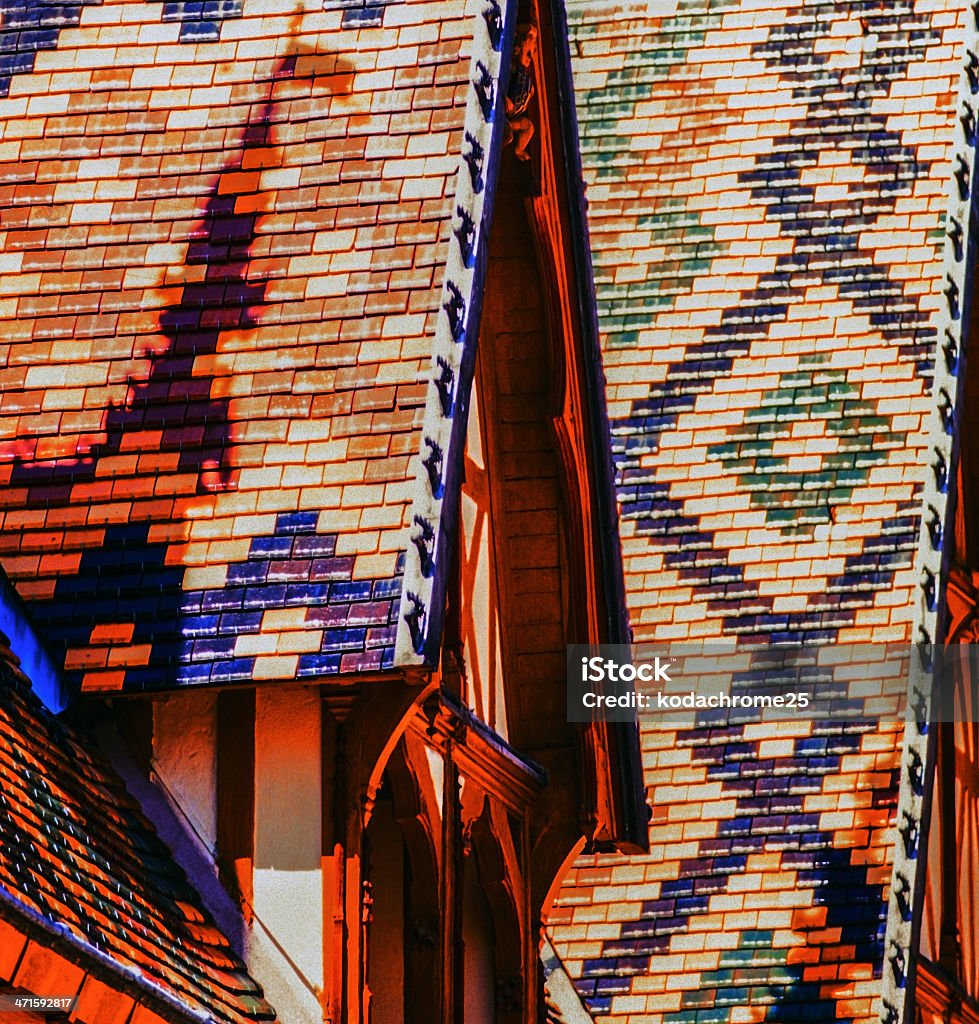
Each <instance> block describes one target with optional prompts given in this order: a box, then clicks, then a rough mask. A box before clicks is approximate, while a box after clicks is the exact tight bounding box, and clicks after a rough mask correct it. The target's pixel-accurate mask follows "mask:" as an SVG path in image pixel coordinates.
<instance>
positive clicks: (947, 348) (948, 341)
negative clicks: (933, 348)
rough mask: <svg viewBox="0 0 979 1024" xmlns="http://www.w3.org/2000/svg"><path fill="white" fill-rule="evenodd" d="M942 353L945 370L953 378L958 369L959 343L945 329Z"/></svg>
mask: <svg viewBox="0 0 979 1024" xmlns="http://www.w3.org/2000/svg"><path fill="white" fill-rule="evenodd" d="M942 352H943V353H944V354H945V368H946V369H947V370H948V372H949V373H951V374H952V375H953V376H954V375H955V374H956V373H958V369H959V343H958V339H957V338H956V337H955V335H954V334H953V333H952V332H951V331H950V330H949V329H948V328H947V327H946V328H945V344H944V345H942Z"/></svg>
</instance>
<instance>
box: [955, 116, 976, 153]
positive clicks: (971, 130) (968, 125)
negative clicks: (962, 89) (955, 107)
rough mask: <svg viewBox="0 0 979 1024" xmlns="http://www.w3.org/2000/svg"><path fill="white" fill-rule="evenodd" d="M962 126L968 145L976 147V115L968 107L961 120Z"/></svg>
mask: <svg viewBox="0 0 979 1024" xmlns="http://www.w3.org/2000/svg"><path fill="white" fill-rule="evenodd" d="M959 121H960V122H961V124H962V135H963V136H964V137H965V141H966V144H967V145H969V146H974V145H975V144H976V115H975V112H974V111H973V109H972V107H966V109H965V113H964V114H963V115H962V116H961V117H960V118H959Z"/></svg>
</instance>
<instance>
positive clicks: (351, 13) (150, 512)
mask: <svg viewBox="0 0 979 1024" xmlns="http://www.w3.org/2000/svg"><path fill="white" fill-rule="evenodd" d="M7 6H8V7H10V8H11V11H8V12H6V14H7V15H9V18H4V19H2V20H3V21H4V31H5V32H6V33H7V36H8V37H9V36H10V33H12V32H14V31H15V30H17V31H20V28H21V26H20V22H19V21H18V20H17V19H18V18H20V19H21V20H24V19H27V21H30V22H31V24H33V21H31V19H34V21H37V19H38V18H39V17H40V22H39V23H38V24H39V25H40V28H39V30H38V32H36V33H35V34H33V35H30V34H29V33H26V31H21V32H20V35H18V36H16V38H13V37H11V39H12V42H11V45H10V47H8V49H7V50H6V51H5V52H6V53H7V56H6V57H4V58H3V60H2V61H0V83H2V85H3V88H2V90H0V92H3V93H4V96H3V97H0V121H2V123H3V139H2V142H0V218H2V224H3V230H2V232H0V268H2V273H0V322H2V327H0V334H2V335H3V338H4V339H5V343H4V345H3V356H4V361H3V370H2V371H0V372H2V373H3V375H4V376H3V382H2V383H3V386H2V397H0V519H2V531H3V534H4V537H5V541H4V543H3V545H2V550H0V560H2V562H3V564H4V567H5V568H6V570H7V571H8V572H9V573H10V575H11V577H12V578H13V580H14V582H15V584H16V586H17V587H18V589H19V591H20V593H21V594H22V596H23V597H25V598H26V599H27V600H28V601H29V602H30V603H31V607H32V616H33V618H34V621H35V622H36V623H37V624H38V625H39V627H40V628H41V629H42V630H43V631H44V633H45V635H46V636H47V637H48V638H49V639H50V641H51V643H52V645H53V646H54V647H55V648H56V649H57V650H58V651H59V652H60V653H61V654H63V657H64V664H65V668H66V670H67V672H68V674H69V677H70V679H71V681H72V682H73V683H74V684H75V685H76V686H78V685H80V686H81V687H82V688H84V689H91V690H111V689H118V688H129V689H137V690H138V689H148V688H159V687H162V686H168V685H173V684H177V685H182V684H195V685H196V684H201V683H219V682H221V683H223V682H233V681H238V680H243V679H248V678H253V677H255V678H273V677H279V676H280V675H281V676H282V677H291V676H293V675H294V674H296V673H298V674H299V675H300V676H307V675H308V676H314V675H320V674H323V673H336V672H346V671H355V670H357V671H361V670H363V671H366V670H375V669H384V668H388V667H390V666H391V665H392V663H393V658H394V647H395V642H396V630H395V626H396V623H397V620H398V608H399V603H400V596H401V595H400V588H399V580H401V579H402V578H403V575H404V571H405V570H404V559H405V553H406V552H410V551H411V549H410V545H409V540H408V527H409V526H410V523H411V516H410V513H409V509H410V501H411V486H412V483H413V481H414V479H415V476H416V468H415V460H416V459H417V457H418V456H417V453H418V452H419V451H420V450H421V445H422V441H421V434H420V432H421V426H422V418H423V414H424V410H425V406H426V399H427V389H428V382H427V379H426V378H427V375H428V372H429V365H430V362H431V360H432V352H433V339H434V337H435V328H436V322H437V320H438V318H439V316H440V315H442V316H444V315H445V314H444V313H441V302H442V298H441V292H442V286H443V278H444V275H445V268H446V265H447V262H448V257H449V250H450V242H451V240H452V234H451V223H450V222H451V218H452V216H453V214H454V209H455V207H454V198H455V189H456V175H457V172H458V169H459V166H460V163H461V159H462V152H463V148H464V146H463V144H464V138H463V136H464V123H465V117H466V104H467V100H468V98H469V94H470V93H471V92H472V85H471V81H470V69H469V62H470V56H471V53H472V51H473V48H474V38H473V33H474V30H481V31H483V32H484V33H485V27H484V26H483V23H482V18H481V17H476V16H474V14H473V12H472V11H468V10H467V4H466V3H465V2H464V0H453V2H451V3H438V4H436V3H434V2H432V0H410V2H403V3H398V4H390V3H362V2H359V0H358V2H357V3H346V2H344V3H326V4H325V5H322V6H323V9H322V10H317V11H312V10H310V11H306V12H303V13H301V14H299V15H288V16H287V15H284V14H283V15H278V14H275V13H274V12H269V13H263V12H264V11H265V8H262V7H261V5H259V7H252V8H250V7H249V5H247V4H244V5H243V4H242V3H240V0H221V2H210V0H207V2H203V3H172V4H164V5H163V8H162V11H161V9H160V7H159V6H156V7H154V6H152V5H150V6H145V5H144V6H143V7H139V6H137V7H133V6H131V5H130V6H122V7H120V6H119V5H115V4H100V3H95V2H92V3H79V4H68V5H44V11H43V12H41V13H40V14H38V12H33V9H32V12H33V13H32V12H29V11H27V10H26V8H25V9H24V10H23V11H21V7H22V5H20V6H18V5H17V4H8V5H7ZM13 8H17V10H16V11H14V10H13ZM39 10H40V9H39ZM18 12H19V13H18ZM10 19H12V20H10ZM41 23H43V24H41ZM25 24H26V22H25ZM4 76H6V77H4ZM467 177H468V176H467ZM297 517H299V518H297ZM317 545H318V546H319V547H321V548H323V549H324V552H321V553H314V551H315V548H316V546H317ZM327 548H328V549H329V553H328V554H327V553H325V549H327ZM127 630H128V639H127V640H126V641H124V642H121V641H118V640H116V639H114V637H115V636H116V634H119V633H126V632H127ZM300 634H302V635H300Z"/></svg>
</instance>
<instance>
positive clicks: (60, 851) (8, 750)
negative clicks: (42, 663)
mask: <svg viewBox="0 0 979 1024" xmlns="http://www.w3.org/2000/svg"><path fill="white" fill-rule="evenodd" d="M0 737H2V741H0V779H2V783H3V784H2V787H0V788H2V795H0V887H2V888H3V889H4V890H5V891H6V893H7V894H8V895H9V896H11V897H13V898H14V899H15V900H17V901H18V902H19V903H21V904H22V905H23V906H24V907H25V909H27V910H29V911H33V912H34V913H37V914H40V915H42V916H43V917H45V918H47V919H48V920H49V921H51V922H53V923H55V924H58V925H61V926H62V927H63V928H65V929H66V930H67V931H68V932H69V933H70V934H71V935H72V936H73V937H74V939H75V940H77V941H78V943H80V944H82V945H81V947H80V948H81V949H83V950H84V948H85V947H89V948H90V949H91V951H92V956H93V958H94V957H96V956H97V955H98V954H99V953H101V954H102V955H106V954H108V955H109V956H111V957H112V958H113V959H114V960H115V961H116V962H117V963H119V964H123V965H125V966H127V967H129V968H130V969H131V970H132V971H133V972H134V973H135V975H136V976H137V977H141V978H142V979H143V980H145V981H149V982H151V983H152V984H153V985H155V986H157V987H158V988H162V989H164V990H165V991H166V992H167V993H169V994H170V995H171V996H173V997H174V998H175V999H177V1000H179V1001H180V1002H181V1003H182V1004H183V1005H184V1006H185V1007H186V1008H187V1009H188V1010H189V1011H190V1012H191V1013H196V1014H198V1015H199V1016H200V1017H201V1018H202V1019H203V1018H205V1017H207V1018H209V1019H212V1020H214V1021H221V1022H227V1024H245V1022H248V1021H272V1020H275V1012H274V1010H273V1009H272V1008H271V1007H270V1006H269V1004H268V1003H267V1002H266V1001H265V999H264V998H263V996H262V992H261V990H260V989H259V988H258V986H257V985H256V984H255V982H254V981H253V980H252V979H251V978H250V977H249V976H248V973H247V971H246V968H245V965H244V964H243V963H242V961H241V959H240V958H239V957H238V956H237V954H235V952H234V951H233V950H232V948H231V946H230V944H229V942H228V940H227V939H226V938H225V937H224V936H223V935H222V934H221V932H220V931H219V930H218V929H217V928H216V927H215V925H214V922H213V921H212V920H211V918H210V917H209V916H208V914H207V912H206V911H205V910H204V908H203V906H202V905H201V902H200V898H199V897H198V895H197V894H196V893H195V892H194V890H193V889H192V887H191V886H190V885H189V884H188V882H187V879H186V878H185V877H184V874H183V872H182V871H181V869H180V868H179V867H177V866H176V865H175V863H174V861H173V857H172V856H171V854H170V852H169V851H168V850H167V849H166V847H165V846H164V845H163V843H162V842H161V841H160V840H159V838H158V837H157V836H156V834H155V833H154V831H153V828H152V826H151V825H150V824H149V822H147V821H146V819H145V818H144V817H143V814H142V812H141V811H140V809H139V805H138V804H137V803H136V802H135V801H134V800H133V799H132V797H130V795H129V794H128V793H127V792H126V789H125V786H124V785H123V782H122V780H121V779H120V778H119V777H118V776H117V775H116V774H115V772H114V771H113V770H112V768H111V767H110V766H109V764H108V763H107V762H106V761H105V760H104V759H103V758H102V757H101V755H100V754H99V753H98V751H97V750H95V749H94V748H93V747H92V746H91V744H90V743H89V742H88V741H86V740H85V739H84V738H83V737H82V736H80V735H79V734H78V733H77V732H76V731H75V730H73V729H72V728H71V727H70V726H69V725H66V724H65V723H64V722H63V721H61V720H59V719H57V718H55V717H54V716H53V715H52V714H50V712H48V711H47V710H46V709H45V708H44V707H43V705H42V704H41V702H40V701H39V700H38V698H37V697H36V696H35V694H34V693H33V691H32V690H31V688H30V681H29V680H28V679H27V678H26V676H24V674H23V673H22V672H21V670H20V668H19V666H18V663H17V660H16V657H15V656H14V655H13V654H12V653H11V652H10V649H9V646H8V643H7V638H6V637H4V636H3V635H2V634H0Z"/></svg>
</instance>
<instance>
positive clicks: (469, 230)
mask: <svg viewBox="0 0 979 1024" xmlns="http://www.w3.org/2000/svg"><path fill="white" fill-rule="evenodd" d="M456 214H457V215H458V217H459V226H458V227H456V228H454V229H453V232H452V233H453V234H454V235H455V236H456V239H457V240H458V242H459V255H460V256H461V257H462V263H463V266H466V267H471V266H472V265H473V256H474V255H475V250H476V225H475V223H474V222H473V219H472V217H470V216H469V211H468V210H467V209H466V208H465V207H464V206H457V207H456Z"/></svg>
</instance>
